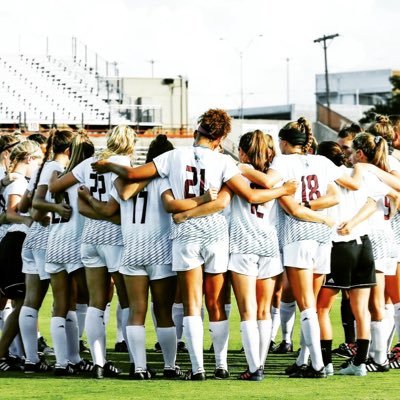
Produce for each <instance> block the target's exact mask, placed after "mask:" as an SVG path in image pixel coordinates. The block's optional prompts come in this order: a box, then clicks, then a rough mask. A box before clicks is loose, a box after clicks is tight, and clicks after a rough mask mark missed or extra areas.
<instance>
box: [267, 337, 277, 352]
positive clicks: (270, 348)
mask: <svg viewBox="0 0 400 400" xmlns="http://www.w3.org/2000/svg"><path fill="white" fill-rule="evenodd" d="M275 347H276V343H275V342H274V341H273V340H271V342H270V343H269V349H268V353H272V352H273V351H274V349H275Z"/></svg>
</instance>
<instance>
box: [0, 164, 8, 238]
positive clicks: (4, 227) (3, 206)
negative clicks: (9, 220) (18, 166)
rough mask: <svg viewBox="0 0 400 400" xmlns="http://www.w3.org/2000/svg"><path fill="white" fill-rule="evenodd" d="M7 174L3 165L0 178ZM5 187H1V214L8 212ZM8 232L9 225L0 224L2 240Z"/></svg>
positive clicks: (0, 169) (0, 168)
mask: <svg viewBox="0 0 400 400" xmlns="http://www.w3.org/2000/svg"><path fill="white" fill-rule="evenodd" d="M5 176H6V171H5V169H4V168H3V167H0V180H1V179H3V178H4V177H5ZM3 192H4V187H3V186H1V187H0V214H1V213H4V212H6V200H5V198H4V195H3ZM6 233H7V225H5V224H4V225H0V240H1V239H3V237H4V236H5V234H6Z"/></svg>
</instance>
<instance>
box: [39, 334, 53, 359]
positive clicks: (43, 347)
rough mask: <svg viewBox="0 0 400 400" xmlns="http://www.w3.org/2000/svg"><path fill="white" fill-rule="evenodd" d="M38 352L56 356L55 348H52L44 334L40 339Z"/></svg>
mask: <svg viewBox="0 0 400 400" xmlns="http://www.w3.org/2000/svg"><path fill="white" fill-rule="evenodd" d="M38 353H39V354H40V355H45V356H54V349H52V348H51V347H50V346H49V345H48V344H47V343H46V339H45V338H44V337H43V336H40V338H39V339H38Z"/></svg>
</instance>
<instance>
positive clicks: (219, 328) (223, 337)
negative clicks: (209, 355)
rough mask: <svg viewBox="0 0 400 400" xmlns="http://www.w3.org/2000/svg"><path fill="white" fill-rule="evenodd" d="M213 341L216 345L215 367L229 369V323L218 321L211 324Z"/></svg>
mask: <svg viewBox="0 0 400 400" xmlns="http://www.w3.org/2000/svg"><path fill="white" fill-rule="evenodd" d="M209 329H210V334H211V339H212V342H213V345H214V355H215V366H216V367H217V368H223V369H226V370H227V369H228V340H229V321H228V320H225V321H217V322H211V321H210V323H209Z"/></svg>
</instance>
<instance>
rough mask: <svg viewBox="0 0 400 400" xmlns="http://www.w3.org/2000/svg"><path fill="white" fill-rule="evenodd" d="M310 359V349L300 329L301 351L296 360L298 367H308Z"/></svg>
mask: <svg viewBox="0 0 400 400" xmlns="http://www.w3.org/2000/svg"><path fill="white" fill-rule="evenodd" d="M309 358H310V350H308V347H307V345H306V342H305V340H304V335H303V331H302V330H301V329H300V351H299V355H298V356H297V359H296V364H297V365H298V366H301V365H308V359H309Z"/></svg>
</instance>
